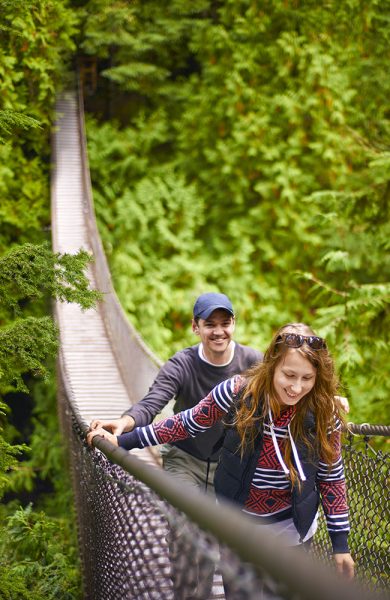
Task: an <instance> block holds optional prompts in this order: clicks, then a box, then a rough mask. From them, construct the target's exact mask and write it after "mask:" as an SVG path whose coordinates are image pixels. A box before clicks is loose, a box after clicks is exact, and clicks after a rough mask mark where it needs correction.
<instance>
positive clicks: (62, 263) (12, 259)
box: [0, 244, 102, 312]
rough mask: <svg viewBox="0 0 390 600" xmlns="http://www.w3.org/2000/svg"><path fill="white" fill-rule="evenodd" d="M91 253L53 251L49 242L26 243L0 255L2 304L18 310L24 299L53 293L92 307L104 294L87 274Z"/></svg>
mask: <svg viewBox="0 0 390 600" xmlns="http://www.w3.org/2000/svg"><path fill="white" fill-rule="evenodd" d="M91 258H92V257H91V255H89V254H88V252H86V251H85V250H80V251H79V252H78V253H77V254H62V255H61V254H59V253H53V252H52V251H51V250H50V248H49V245H48V244H42V245H34V244H24V245H22V246H18V247H16V248H13V249H12V250H10V251H9V252H7V253H6V254H4V255H3V256H2V257H1V258H0V304H5V305H6V306H8V307H11V308H12V309H14V310H15V311H16V312H18V303H20V301H21V300H23V301H26V300H27V299H29V300H30V299H37V298H42V297H43V296H44V295H50V296H51V297H52V298H57V299H59V300H61V301H66V302H77V303H78V304H80V306H81V307H82V308H83V309H87V308H91V307H92V306H94V305H95V303H96V301H97V300H99V299H101V297H102V295H101V294H100V293H99V292H97V291H93V290H90V289H89V281H88V278H87V276H86V274H85V269H86V267H87V264H88V263H89V262H90V261H91Z"/></svg>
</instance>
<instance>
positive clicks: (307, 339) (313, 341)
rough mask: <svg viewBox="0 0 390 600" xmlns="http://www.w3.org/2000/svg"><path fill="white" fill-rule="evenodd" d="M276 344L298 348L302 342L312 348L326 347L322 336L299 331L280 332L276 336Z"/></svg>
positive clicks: (320, 348)
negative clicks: (304, 333)
mask: <svg viewBox="0 0 390 600" xmlns="http://www.w3.org/2000/svg"><path fill="white" fill-rule="evenodd" d="M276 343H277V344H282V343H283V344H286V346H288V347H289V348H300V347H301V346H303V344H305V343H306V344H307V345H308V346H310V348H311V349H312V350H322V349H324V348H326V342H325V340H324V339H323V338H320V337H317V336H316V335H301V334H300V333H281V334H280V335H278V337H277V338H276Z"/></svg>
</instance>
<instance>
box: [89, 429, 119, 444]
mask: <svg viewBox="0 0 390 600" xmlns="http://www.w3.org/2000/svg"><path fill="white" fill-rule="evenodd" d="M96 435H101V436H102V437H103V438H104V439H105V440H108V441H109V442H111V444H114V446H117V445H118V438H117V437H116V435H113V434H112V433H109V432H108V431H107V429H103V428H102V427H98V428H96V429H93V431H90V432H89V433H87V444H88V446H92V440H93V438H94V437H95V436H96Z"/></svg>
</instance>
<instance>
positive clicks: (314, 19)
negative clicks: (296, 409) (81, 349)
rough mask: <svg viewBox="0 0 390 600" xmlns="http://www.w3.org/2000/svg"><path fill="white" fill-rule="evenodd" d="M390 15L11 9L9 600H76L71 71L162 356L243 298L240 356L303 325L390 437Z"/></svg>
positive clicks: (119, 2)
mask: <svg viewBox="0 0 390 600" xmlns="http://www.w3.org/2000/svg"><path fill="white" fill-rule="evenodd" d="M389 8H390V2H389V0H365V1H363V0H345V1H344V2H341V3H339V2H336V1H335V0H328V1H326V2H322V3H319V2H316V1H315V0H261V1H260V0H258V1H254V0H245V1H244V0H220V1H217V0H202V1H200V0H194V1H192V2H188V1H185V0H172V1H171V2H168V3H167V2H161V0H160V1H157V0H144V1H136V0H133V1H129V0H128V1H125V0H116V1H115V2H113V1H112V0H111V1H109V0H89V1H86V0H73V1H71V0H69V1H67V0H0V33H1V35H0V89H1V94H0V138H1V139H0V223H1V230H0V319H1V321H0V337H1V341H2V343H1V345H0V400H1V404H0V410H1V414H0V427H1V430H0V448H1V453H0V494H1V497H2V504H1V506H0V511H1V513H0V514H1V521H0V550H1V553H0V599H2V598H4V599H5V598H7V599H8V598H10V599H14V598H15V599H16V598H17V599H18V600H19V599H23V598H26V599H27V598H28V599H29V600H31V599H32V600H35V599H41V598H55V597H56V598H61V599H65V600H66V599H78V598H80V597H81V582H80V576H79V572H78V564H77V550H76V536H75V531H74V519H73V515H72V514H69V506H71V498H70V491H69V490H70V486H69V481H68V478H67V469H66V460H65V458H64V453H63V451H62V443H63V442H62V441H61V437H60V434H59V431H58V423H57V417H56V408H55V375H54V365H55V353H56V348H57V332H56V328H55V325H54V323H53V321H52V319H51V302H50V299H51V298H53V297H56V298H60V299H63V300H65V301H66V300H67V301H76V302H79V303H80V304H81V305H83V306H90V305H91V304H93V303H94V302H95V301H96V299H97V295H96V294H95V293H94V292H93V291H90V290H88V289H87V283H86V281H85V279H84V278H83V272H84V268H85V265H86V262H87V260H88V257H87V256H86V255H85V254H84V253H82V252H81V253H79V255H77V256H75V257H69V256H58V255H57V256H56V255H53V254H52V253H51V251H50V248H49V241H50V199H49V186H50V132H51V128H52V125H53V106H54V99H55V94H56V92H57V91H58V90H59V89H60V88H61V86H63V85H71V84H72V82H73V73H74V69H75V65H76V64H81V65H83V64H86V60H89V61H92V64H93V65H94V66H95V68H96V75H97V78H96V82H93V83H92V84H91V81H89V82H87V84H86V86H85V94H86V97H85V104H86V108H87V112H88V119H87V133H88V138H89V159H90V165H91V174H92V179H93V187H94V199H95V204H96V211H97V215H98V220H99V227H100V231H101V234H102V238H103V241H104V245H105V249H106V253H107V256H108V258H109V261H110V265H111V270H112V273H113V280H114V284H115V287H116V289H117V292H118V295H119V297H120V299H121V302H122V304H123V306H124V308H125V310H126V312H127V314H128V315H129V318H130V319H131V321H132V322H133V324H134V325H135V326H136V327H137V328H138V329H139V331H140V332H141V334H142V335H143V337H144V339H145V340H146V342H147V343H148V344H149V345H150V346H151V347H152V349H153V350H154V351H155V352H156V353H157V354H158V355H159V356H160V357H161V358H166V357H168V356H169V355H170V354H172V353H173V352H174V351H175V350H177V349H179V348H181V347H183V346H184V345H186V344H192V343H194V341H195V340H194V339H193V337H192V334H191V330H190V317H191V309H192V304H193V301H194V299H195V298H196V296H197V295H198V294H199V293H201V292H203V291H208V290H218V291H222V292H225V293H227V294H228V295H229V296H230V297H231V298H232V300H233V303H234V305H235V307H236V310H237V317H238V331H237V339H239V340H240V341H241V342H243V343H247V344H251V345H253V346H257V347H259V348H264V347H265V346H266V344H267V342H268V340H269V338H270V335H271V333H272V332H273V331H274V330H275V329H276V328H277V327H278V326H280V325H281V324H283V323H285V322H287V321H291V320H305V321H308V322H309V323H310V324H312V325H313V326H314V327H315V328H316V329H317V330H318V331H319V332H320V333H321V334H323V335H325V336H326V337H327V339H328V343H329V346H330V348H331V351H332V353H333V354H334V356H335V358H336V360H337V362H338V365H339V369H340V375H341V379H342V383H343V386H344V393H345V394H346V395H348V397H349V399H350V403H351V414H350V419H351V420H353V421H355V422H363V421H369V422H371V423H382V424H384V423H387V422H388V408H387V407H388V397H389V381H388V377H387V373H388V368H387V365H388V360H389V337H388V330H389V287H390V284H389V280H390V277H389V266H390V259H389V252H388V250H389V239H390V231H389V229H390V225H389V206H390V202H389V196H390V177H389V175H390V135H389V134H390V130H389V127H390V110H389V103H388V98H389V97H390V80H389V78H388V76H387V65H388V64H389V58H390V56H389V54H390V52H389V49H390V45H389V38H390V27H389V23H390V11H389Z"/></svg>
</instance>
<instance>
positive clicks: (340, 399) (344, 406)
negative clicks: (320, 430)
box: [335, 396, 349, 413]
mask: <svg viewBox="0 0 390 600" xmlns="http://www.w3.org/2000/svg"><path fill="white" fill-rule="evenodd" d="M335 400H337V401H338V402H339V404H340V406H341V408H342V409H343V411H344V412H345V413H349V402H348V398H345V397H344V396H335Z"/></svg>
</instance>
